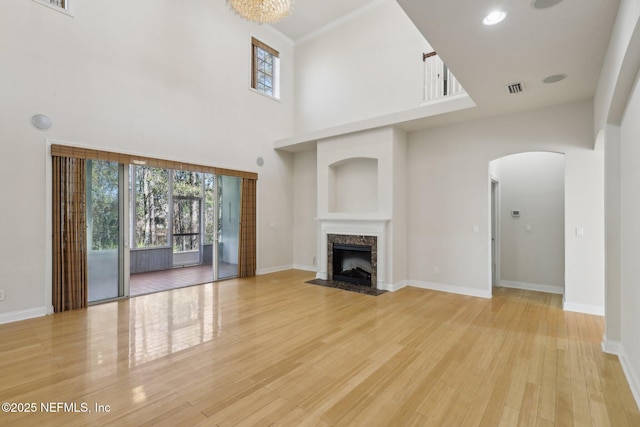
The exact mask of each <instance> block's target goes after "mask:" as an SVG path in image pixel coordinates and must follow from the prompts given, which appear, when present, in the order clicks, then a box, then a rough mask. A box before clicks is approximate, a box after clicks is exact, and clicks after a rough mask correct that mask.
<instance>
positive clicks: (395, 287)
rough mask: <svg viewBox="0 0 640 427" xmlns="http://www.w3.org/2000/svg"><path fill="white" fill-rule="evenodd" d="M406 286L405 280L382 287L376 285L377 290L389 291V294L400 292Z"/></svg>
mask: <svg viewBox="0 0 640 427" xmlns="http://www.w3.org/2000/svg"><path fill="white" fill-rule="evenodd" d="M407 286H409V285H408V283H407V281H406V280H403V281H401V282H398V283H386V284H383V285H378V289H380V290H383V291H389V292H395V291H397V290H400V289H402V288H406V287H407Z"/></svg>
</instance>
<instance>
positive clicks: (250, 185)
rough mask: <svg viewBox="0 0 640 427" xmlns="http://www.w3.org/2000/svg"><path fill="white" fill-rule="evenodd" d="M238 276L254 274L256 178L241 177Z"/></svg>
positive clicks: (251, 275)
mask: <svg viewBox="0 0 640 427" xmlns="http://www.w3.org/2000/svg"><path fill="white" fill-rule="evenodd" d="M239 252H240V253H239V256H238V277H253V276H255V275H256V180H255V179H248V178H243V179H242V201H241V206H240V245H239Z"/></svg>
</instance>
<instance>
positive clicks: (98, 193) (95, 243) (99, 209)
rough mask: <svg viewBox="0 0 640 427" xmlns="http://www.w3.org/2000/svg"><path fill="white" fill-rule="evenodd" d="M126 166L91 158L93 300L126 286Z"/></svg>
mask: <svg viewBox="0 0 640 427" xmlns="http://www.w3.org/2000/svg"><path fill="white" fill-rule="evenodd" d="M122 180H123V168H122V167H121V165H120V164H118V163H115V162H106V161H98V160H87V190H86V194H87V273H88V292H89V294H88V300H89V302H94V301H100V300H105V299H110V298H117V297H119V296H122V295H123V287H122V277H123V275H122V273H121V270H122V262H121V260H122V247H123V245H122V242H123V236H122V218H123V215H121V209H122V195H121V191H120V189H121V188H122V185H121V184H122Z"/></svg>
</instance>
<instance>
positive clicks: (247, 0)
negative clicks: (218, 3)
mask: <svg viewBox="0 0 640 427" xmlns="http://www.w3.org/2000/svg"><path fill="white" fill-rule="evenodd" d="M293 2H294V0H227V4H228V5H229V6H230V7H231V10H232V11H233V12H234V13H236V14H238V15H240V16H241V17H243V18H244V19H247V20H249V21H253V22H257V23H259V24H263V23H267V24H272V23H274V22H278V21H281V20H283V19H284V18H286V17H287V16H289V15H290V14H291V11H292V10H293Z"/></svg>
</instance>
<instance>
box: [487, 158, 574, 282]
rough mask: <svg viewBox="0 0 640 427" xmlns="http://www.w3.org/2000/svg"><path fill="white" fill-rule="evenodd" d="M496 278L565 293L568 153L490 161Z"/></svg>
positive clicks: (491, 216) (493, 254)
mask: <svg viewBox="0 0 640 427" xmlns="http://www.w3.org/2000/svg"><path fill="white" fill-rule="evenodd" d="M489 169H490V177H491V178H490V179H491V182H490V192H491V195H490V205H491V207H490V209H491V212H490V214H491V215H490V218H491V236H490V239H491V241H490V245H491V266H490V269H491V283H492V286H494V287H495V286H502V287H511V288H517V289H526V290H533V291H541V292H550V293H558V294H563V293H564V276H565V224H564V223H565V221H564V218H565V211H564V194H565V191H564V186H565V183H564V154H560V153H552V152H528V153H519V154H513V155H510V156H505V157H502V158H500V159H496V160H493V161H492V162H490V167H489Z"/></svg>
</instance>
